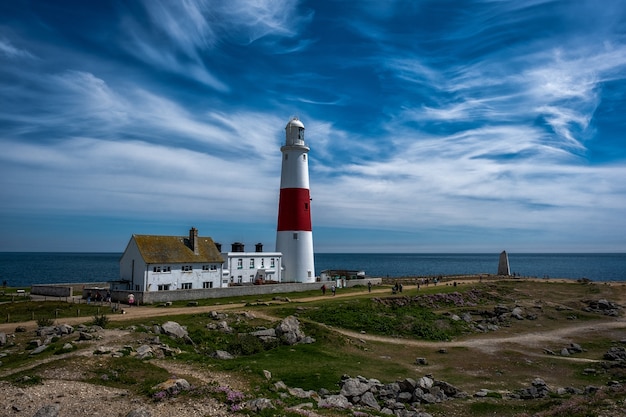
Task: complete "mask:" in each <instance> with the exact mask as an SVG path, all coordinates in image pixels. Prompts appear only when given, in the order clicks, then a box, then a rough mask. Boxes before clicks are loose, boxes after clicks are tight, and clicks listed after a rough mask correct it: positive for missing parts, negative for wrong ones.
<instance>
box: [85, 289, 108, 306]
mask: <svg viewBox="0 0 626 417" xmlns="http://www.w3.org/2000/svg"><path fill="white" fill-rule="evenodd" d="M91 301H95V302H96V303H99V302H101V301H104V302H107V303H110V302H111V291H107V292H106V295H105V296H104V297H103V296H102V294H101V293H100V291H96V294H95V296H94V295H93V294H92V292H91V291H89V292H87V304H91Z"/></svg>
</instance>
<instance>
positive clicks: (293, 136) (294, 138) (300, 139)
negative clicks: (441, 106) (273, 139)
mask: <svg viewBox="0 0 626 417" xmlns="http://www.w3.org/2000/svg"><path fill="white" fill-rule="evenodd" d="M285 139H286V141H285V144H286V145H288V146H293V145H300V146H304V124H303V123H302V122H301V121H300V120H299V119H298V118H297V117H294V118H292V119H291V120H290V121H289V123H287V126H285Z"/></svg>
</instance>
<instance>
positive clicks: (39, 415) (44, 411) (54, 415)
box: [33, 404, 61, 417]
mask: <svg viewBox="0 0 626 417" xmlns="http://www.w3.org/2000/svg"><path fill="white" fill-rule="evenodd" d="M59 411H61V406H60V405H59V404H48V405H44V406H43V407H41V408H40V409H39V410H37V412H36V413H35V414H33V417H58V415H59Z"/></svg>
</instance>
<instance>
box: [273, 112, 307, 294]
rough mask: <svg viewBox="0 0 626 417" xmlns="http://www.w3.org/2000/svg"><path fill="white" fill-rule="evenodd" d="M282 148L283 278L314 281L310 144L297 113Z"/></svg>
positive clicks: (279, 233)
mask: <svg viewBox="0 0 626 417" xmlns="http://www.w3.org/2000/svg"><path fill="white" fill-rule="evenodd" d="M280 151H281V152H282V168H281V175H280V200H279V202H278V225H277V228H276V252H280V253H282V254H283V276H282V280H283V281H284V282H315V261H314V255H313V232H312V230H313V229H312V227H311V197H310V192H309V161H308V153H309V148H308V147H307V146H306V144H305V143H304V125H303V124H302V122H301V121H300V120H298V118H296V117H294V118H293V119H291V120H290V121H289V123H287V126H286V127H285V144H284V145H283V146H282V147H281V148H280Z"/></svg>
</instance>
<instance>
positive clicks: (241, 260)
mask: <svg viewBox="0 0 626 417" xmlns="http://www.w3.org/2000/svg"><path fill="white" fill-rule="evenodd" d="M241 268H243V259H241V258H239V259H237V269H241Z"/></svg>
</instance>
